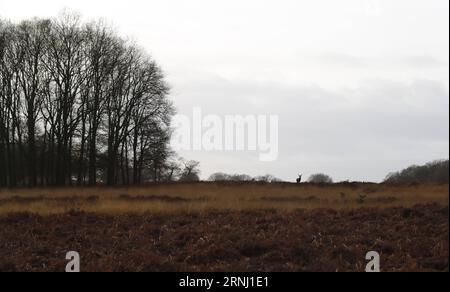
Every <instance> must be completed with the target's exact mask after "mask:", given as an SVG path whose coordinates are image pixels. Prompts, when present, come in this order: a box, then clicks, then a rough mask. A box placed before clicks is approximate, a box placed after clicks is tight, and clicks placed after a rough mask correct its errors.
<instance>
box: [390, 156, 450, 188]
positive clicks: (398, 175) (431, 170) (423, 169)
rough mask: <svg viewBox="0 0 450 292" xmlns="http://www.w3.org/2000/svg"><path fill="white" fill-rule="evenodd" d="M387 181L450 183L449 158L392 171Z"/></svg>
mask: <svg viewBox="0 0 450 292" xmlns="http://www.w3.org/2000/svg"><path fill="white" fill-rule="evenodd" d="M384 182H385V183H391V184H404V183H434V184H448V183H449V160H448V159H446V160H436V161H433V162H429V163H427V164H425V165H412V166H410V167H408V168H406V169H404V170H402V171H398V172H393V173H390V174H389V175H388V176H387V177H386V179H385V181H384Z"/></svg>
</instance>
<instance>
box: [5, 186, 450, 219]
mask: <svg viewBox="0 0 450 292" xmlns="http://www.w3.org/2000/svg"><path fill="white" fill-rule="evenodd" d="M448 202H449V186H448V185H394V186H393V185H384V184H380V185H378V184H334V185H315V184H301V185H296V184H256V183H246V184H245V183H226V184H225V183H224V184H221V183H196V184H165V185H151V186H145V187H131V188H125V187H121V188H106V187H97V188H52V189H14V190H8V189H3V190H0V214H8V213H16V212H32V213H38V214H41V215H51V214H58V213H65V212H69V211H85V212H94V213H107V214H128V213H138V214H140V213H147V212H155V213H161V212H163V213H175V212H203V211H208V210H235V211H237V210H248V209H281V210H287V211H289V210H295V209H317V208H327V209H329V208H331V209H354V208H361V207H370V208H386V207H412V206H414V205H417V204H433V203H435V204H439V205H444V206H448Z"/></svg>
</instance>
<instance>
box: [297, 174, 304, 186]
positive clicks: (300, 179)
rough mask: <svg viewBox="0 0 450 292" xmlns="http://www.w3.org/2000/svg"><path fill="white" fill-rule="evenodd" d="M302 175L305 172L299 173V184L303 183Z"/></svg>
mask: <svg viewBox="0 0 450 292" xmlns="http://www.w3.org/2000/svg"><path fill="white" fill-rule="evenodd" d="M302 177H303V174H299V175H298V178H297V183H298V184H300V183H302Z"/></svg>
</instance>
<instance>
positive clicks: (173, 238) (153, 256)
mask: <svg viewBox="0 0 450 292" xmlns="http://www.w3.org/2000/svg"><path fill="white" fill-rule="evenodd" d="M448 215H449V212H448V207H442V206H439V205H420V206H415V207H413V208H387V209H383V210H378V209H365V208H363V209H358V210H353V211H335V210H295V211H291V212H286V211H280V210H274V209H269V210H247V211H232V212H229V211H211V212H205V213H191V214H188V213H179V214H177V215H175V216H174V215H171V214H145V215H101V214H92V213H77V212H70V213H66V214H59V215H51V216H44V217H43V216H40V215H36V214H31V213H16V214H10V215H3V216H0V226H1V228H0V271H63V270H64V267H65V264H66V261H65V260H64V259H65V253H66V252H67V251H70V250H76V251H78V252H79V253H80V254H81V259H82V269H83V270H84V271H137V272H140V271H150V272H160V271H204V272H208V271H215V272H218V271H252V272H255V271H262V272H269V271H296V272H297V271H331V272H334V271H360V272H363V271H364V270H365V265H366V261H365V254H366V253H367V252H368V251H372V250H375V251H378V252H379V253H380V254H381V258H382V270H383V271H448V267H449V266H448V246H449V245H448V243H449V242H448V235H449V234H448Z"/></svg>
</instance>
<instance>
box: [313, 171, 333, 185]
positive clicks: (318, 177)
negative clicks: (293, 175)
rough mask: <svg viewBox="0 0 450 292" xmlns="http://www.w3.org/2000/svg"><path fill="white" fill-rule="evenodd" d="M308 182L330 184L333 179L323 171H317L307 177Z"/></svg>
mask: <svg viewBox="0 0 450 292" xmlns="http://www.w3.org/2000/svg"><path fill="white" fill-rule="evenodd" d="M308 182H310V183H316V184H319V183H323V184H332V183H333V179H332V178H331V177H330V176H329V175H326V174H323V173H317V174H313V175H311V176H310V177H309V179H308Z"/></svg>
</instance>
